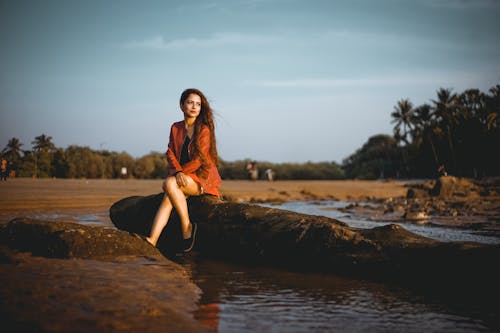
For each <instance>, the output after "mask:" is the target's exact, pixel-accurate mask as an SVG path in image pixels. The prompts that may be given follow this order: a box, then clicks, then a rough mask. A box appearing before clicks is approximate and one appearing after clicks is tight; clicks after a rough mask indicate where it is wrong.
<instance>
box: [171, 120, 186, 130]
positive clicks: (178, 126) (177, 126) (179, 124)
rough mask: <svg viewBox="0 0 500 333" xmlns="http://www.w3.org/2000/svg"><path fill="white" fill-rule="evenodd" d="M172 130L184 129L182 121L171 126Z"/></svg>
mask: <svg viewBox="0 0 500 333" xmlns="http://www.w3.org/2000/svg"><path fill="white" fill-rule="evenodd" d="M172 128H184V120H181V121H176V122H175V123H173V124H172Z"/></svg>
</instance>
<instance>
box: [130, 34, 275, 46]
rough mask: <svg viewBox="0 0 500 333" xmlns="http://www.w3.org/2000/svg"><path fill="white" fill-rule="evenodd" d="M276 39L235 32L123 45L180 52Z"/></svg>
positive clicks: (256, 43)
mask: <svg viewBox="0 0 500 333" xmlns="http://www.w3.org/2000/svg"><path fill="white" fill-rule="evenodd" d="M277 39H278V38H277V37H273V36H264V35H255V34H242V33H235V32H220V33H214V34H212V35H211V36H209V37H207V38H195V37H188V38H183V39H172V40H166V39H165V38H164V37H163V36H161V35H157V36H153V37H150V38H147V39H144V40H140V41H132V42H128V43H125V44H123V47H125V48H128V49H150V50H181V49H187V48H210V47H221V46H231V45H233V46H234V45H243V46H249V45H264V44H269V43H274V42H276V41H277Z"/></svg>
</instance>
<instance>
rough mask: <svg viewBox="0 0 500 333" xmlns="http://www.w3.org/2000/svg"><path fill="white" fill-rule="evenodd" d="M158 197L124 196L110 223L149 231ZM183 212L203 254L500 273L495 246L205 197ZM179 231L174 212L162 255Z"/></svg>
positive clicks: (391, 273) (480, 275)
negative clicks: (196, 230)
mask: <svg viewBox="0 0 500 333" xmlns="http://www.w3.org/2000/svg"><path fill="white" fill-rule="evenodd" d="M161 198H162V194H158V195H151V196H147V197H130V198H125V199H122V200H120V201H118V202H116V203H115V204H113V206H112V207H111V210H110V217H111V220H112V221H113V223H114V224H115V225H116V226H117V227H118V228H120V229H123V230H128V231H134V232H142V233H144V234H147V233H148V232H149V230H150V228H151V225H152V221H153V218H154V214H155V212H156V209H157V208H158V206H159V204H160V201H161ZM189 209H190V215H191V216H192V219H193V220H194V221H196V222H198V224H199V234H198V239H197V243H196V247H195V249H196V250H197V251H199V253H200V254H202V255H205V256H212V257H218V258H226V259H231V260H237V261H239V262H243V261H245V262H258V263H263V264H271V265H273V266H275V267H276V266H285V267H291V268H294V269H299V270H304V269H305V270H321V271H331V272H338V273H356V274H362V275H365V276H366V275H368V276H370V277H383V278H391V279H396V280H400V279H407V278H411V279H415V278H418V279H419V280H426V279H428V280H429V281H436V280H438V279H441V280H442V281H447V280H449V281H452V283H455V282H457V281H468V282H470V281H481V283H485V282H487V281H489V282H491V281H495V280H494V279H495V278H498V277H499V274H498V273H497V272H496V270H495V269H494V268H495V262H497V261H498V259H499V258H500V247H499V246H492V245H482V244H477V243H463V242H455V243H446V242H438V241H435V240H432V239H429V238H426V237H422V236H419V235H416V234H413V233H411V232H409V231H407V230H405V229H404V228H402V227H400V226H398V225H387V226H383V227H377V228H373V229H356V228H351V227H348V226H347V225H346V224H345V223H343V222H339V221H337V220H334V219H330V218H327V217H321V216H311V215H304V214H297V213H293V212H289V211H283V210H279V209H274V208H265V207H261V206H257V205H249V204H242V203H227V202H222V201H219V200H217V199H215V198H213V197H210V196H205V197H198V198H193V199H191V200H190V201H189ZM179 229H180V228H179V225H178V221H177V218H176V217H175V216H173V217H172V219H171V221H170V222H169V224H168V225H167V228H166V230H165V231H164V234H162V237H161V241H160V243H159V245H158V246H159V248H160V249H161V250H162V251H163V252H164V253H167V254H169V253H172V252H175V251H176V249H177V245H175V244H176V242H178V240H179V239H180V232H179Z"/></svg>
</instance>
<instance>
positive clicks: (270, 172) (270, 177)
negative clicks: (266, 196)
mask: <svg viewBox="0 0 500 333" xmlns="http://www.w3.org/2000/svg"><path fill="white" fill-rule="evenodd" d="M265 174H266V177H267V180H268V181H270V182H272V181H273V180H274V171H273V170H272V169H266V171H265Z"/></svg>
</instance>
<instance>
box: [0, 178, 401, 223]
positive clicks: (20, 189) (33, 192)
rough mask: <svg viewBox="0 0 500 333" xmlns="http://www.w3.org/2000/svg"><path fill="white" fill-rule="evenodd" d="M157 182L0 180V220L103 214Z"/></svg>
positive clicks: (375, 185) (345, 190)
mask: <svg viewBox="0 0 500 333" xmlns="http://www.w3.org/2000/svg"><path fill="white" fill-rule="evenodd" d="M161 182H162V181H161V180H159V179H156V180H134V179H130V180H122V179H119V180H108V179H88V180H85V179H29V178H17V179H9V180H8V181H7V182H1V183H0V223H6V222H8V221H10V220H11V219H12V218H14V217H17V216H20V215H29V216H34V215H35V216H36V215H37V214H42V215H43V214H52V215H54V216H56V215H64V216H71V215H72V214H74V215H82V214H101V215H104V216H107V212H108V210H109V207H110V206H111V205H112V204H113V203H114V202H116V201H118V200H120V199H123V198H125V197H129V196H135V195H138V196H144V195H150V194H156V193H159V192H161ZM404 184H405V182H402V181H360V180H335V181H302V180H298V181H276V182H267V181H254V182H252V181H246V180H224V181H223V183H222V187H221V192H222V195H223V197H224V199H226V200H230V201H236V202H283V201H290V200H321V199H338V200H363V199H366V198H388V197H395V196H403V195H405V193H406V188H405V187H404ZM107 222H110V221H107Z"/></svg>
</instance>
